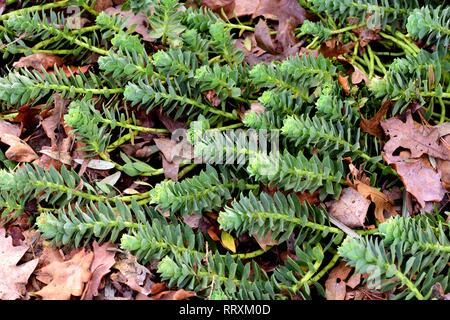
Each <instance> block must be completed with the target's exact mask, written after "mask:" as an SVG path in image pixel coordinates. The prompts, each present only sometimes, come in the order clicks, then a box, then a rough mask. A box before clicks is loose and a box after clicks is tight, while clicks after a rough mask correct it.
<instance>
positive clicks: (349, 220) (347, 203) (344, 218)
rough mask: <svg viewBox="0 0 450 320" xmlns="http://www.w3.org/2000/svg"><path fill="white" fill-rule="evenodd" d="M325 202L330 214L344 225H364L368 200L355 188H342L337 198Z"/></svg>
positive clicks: (351, 226)
mask: <svg viewBox="0 0 450 320" xmlns="http://www.w3.org/2000/svg"><path fill="white" fill-rule="evenodd" d="M327 204H328V212H329V214H330V216H332V217H333V218H335V219H337V220H338V221H340V222H342V223H343V224H344V225H346V226H348V227H350V228H354V227H362V226H363V225H364V220H365V219H366V215H367V210H368V209H369V205H370V201H369V200H367V199H366V198H365V197H364V196H363V195H362V194H360V193H359V192H358V191H356V190H355V189H353V188H345V189H343V190H342V193H341V197H340V198H339V200H334V201H331V202H329V203H327Z"/></svg>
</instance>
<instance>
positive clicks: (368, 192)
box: [355, 181, 397, 222]
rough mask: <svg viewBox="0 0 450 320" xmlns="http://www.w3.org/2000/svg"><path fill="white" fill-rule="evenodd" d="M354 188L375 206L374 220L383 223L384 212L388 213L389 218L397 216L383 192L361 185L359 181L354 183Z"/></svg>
mask: <svg viewBox="0 0 450 320" xmlns="http://www.w3.org/2000/svg"><path fill="white" fill-rule="evenodd" d="M355 188H356V190H358V192H359V193H360V194H362V195H363V196H364V197H365V198H366V199H369V200H371V201H372V202H373V203H374V204H375V218H376V219H377V220H378V221H379V222H383V221H384V220H385V219H384V214H383V212H384V211H385V210H386V211H387V212H389V214H390V215H391V216H393V215H396V214H397V212H396V211H395V209H394V208H393V206H392V204H391V203H390V201H389V199H388V197H387V196H386V195H385V194H384V193H383V192H381V191H379V190H377V189H376V188H374V187H371V186H369V185H367V184H365V183H362V182H361V181H355Z"/></svg>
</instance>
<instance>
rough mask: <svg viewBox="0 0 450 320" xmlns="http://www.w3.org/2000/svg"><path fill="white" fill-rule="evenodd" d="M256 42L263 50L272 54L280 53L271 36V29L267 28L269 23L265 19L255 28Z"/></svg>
mask: <svg viewBox="0 0 450 320" xmlns="http://www.w3.org/2000/svg"><path fill="white" fill-rule="evenodd" d="M255 40H256V44H257V45H258V47H260V48H261V49H263V50H265V51H267V52H269V53H271V54H278V53H279V51H278V50H277V48H276V45H275V43H274V41H273V39H272V36H271V35H270V30H269V27H268V26H267V23H266V22H265V21H264V20H263V19H260V20H259V22H258V23H257V24H256V26H255Z"/></svg>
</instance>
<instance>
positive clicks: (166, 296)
mask: <svg viewBox="0 0 450 320" xmlns="http://www.w3.org/2000/svg"><path fill="white" fill-rule="evenodd" d="M196 295H197V294H196V293H195V292H194V291H186V290H183V289H179V290H176V291H163V292H160V293H158V294H156V295H153V296H151V297H149V298H150V300H186V299H188V298H191V297H195V296H196Z"/></svg>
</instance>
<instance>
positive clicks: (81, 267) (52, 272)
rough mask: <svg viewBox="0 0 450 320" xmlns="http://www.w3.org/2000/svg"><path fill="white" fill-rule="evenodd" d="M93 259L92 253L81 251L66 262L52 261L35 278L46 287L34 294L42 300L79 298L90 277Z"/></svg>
mask: <svg viewBox="0 0 450 320" xmlns="http://www.w3.org/2000/svg"><path fill="white" fill-rule="evenodd" d="M93 258H94V253H93V252H87V251H86V250H85V249H83V250H80V251H79V252H78V253H76V254H75V255H74V256H73V257H72V258H71V259H69V260H67V261H53V262H51V263H50V264H48V265H47V266H45V267H43V268H41V269H40V270H38V272H37V277H38V279H39V281H42V282H44V283H45V284H47V285H46V286H45V287H44V288H42V289H41V290H39V291H37V292H36V293H35V294H36V295H39V296H41V297H42V298H43V299H44V300H69V299H70V297H71V296H75V297H79V296H81V295H82V294H83V289H84V286H85V283H86V282H88V281H89V279H90V277H91V272H90V271H89V268H90V266H91V264H92V260H93ZM49 279H51V280H50V282H48V280H49Z"/></svg>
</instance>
